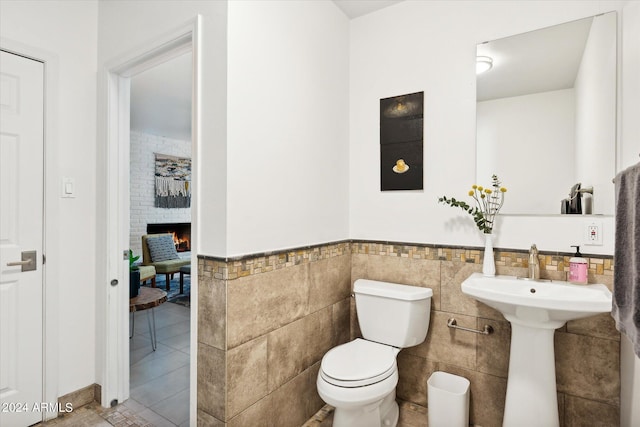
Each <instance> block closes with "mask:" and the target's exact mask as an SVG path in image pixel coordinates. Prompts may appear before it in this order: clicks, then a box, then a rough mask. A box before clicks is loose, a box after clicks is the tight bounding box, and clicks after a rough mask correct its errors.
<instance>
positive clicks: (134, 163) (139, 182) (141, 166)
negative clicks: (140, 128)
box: [129, 131, 191, 255]
mask: <svg viewBox="0 0 640 427" xmlns="http://www.w3.org/2000/svg"><path fill="white" fill-rule="evenodd" d="M154 153H162V154H171V155H174V156H181V157H191V141H180V140H177V139H170V138H164V137H161V136H156V135H151V134H146V133H142V132H135V131H132V132H131V162H130V165H131V166H130V169H131V175H130V176H131V185H130V203H131V208H130V221H131V230H130V243H129V245H130V248H131V249H132V250H133V252H134V253H135V254H137V255H140V254H141V253H142V244H141V237H142V235H143V234H146V232H147V224H149V223H151V224H154V223H166V222H191V209H188V208H187V209H163V208H156V207H154V195H155V181H154V173H155V156H154Z"/></svg>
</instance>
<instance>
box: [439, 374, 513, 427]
mask: <svg viewBox="0 0 640 427" xmlns="http://www.w3.org/2000/svg"><path fill="white" fill-rule="evenodd" d="M438 370H440V371H444V372H448V373H450V374H454V375H459V376H461V377H464V378H466V379H468V380H469V382H470V383H471V384H470V389H471V390H470V391H471V395H470V401H469V421H470V423H471V424H474V425H479V426H483V427H491V426H501V425H502V418H503V416H504V402H505V396H506V394H507V380H506V379H505V378H500V377H496V376H493V375H488V374H483V373H481V372H477V371H471V370H467V369H461V368H458V367H455V366H450V365H446V364H444V363H441V364H439V365H438ZM427 410H428V408H427Z"/></svg>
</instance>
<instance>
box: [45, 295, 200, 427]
mask: <svg viewBox="0 0 640 427" xmlns="http://www.w3.org/2000/svg"><path fill="white" fill-rule="evenodd" d="M189 316H190V310H189V308H188V307H184V306H182V305H179V304H173V303H165V304H162V305H160V306H159V307H157V308H156V309H155V317H156V336H157V342H158V345H157V349H156V351H153V350H152V348H151V340H150V337H149V327H148V323H147V312H144V311H143V312H139V313H137V314H136V322H135V323H136V324H135V333H134V335H133V337H132V338H131V339H130V340H129V344H130V345H129V357H130V367H131V370H130V376H129V379H130V386H129V391H130V397H129V399H128V400H127V401H125V402H123V403H121V404H120V405H118V406H116V407H114V408H108V409H105V408H102V407H100V405H98V404H95V403H94V404H90V405H86V406H84V407H82V408H80V409H78V410H77V411H74V412H72V413H69V414H65V415H64V416H62V417H58V418H56V419H55V420H52V421H48V422H46V423H43V424H42V425H56V426H73V427H76V426H104V427H110V426H118V427H120V426H127V427H135V426H139V427H149V426H157V427H176V426H179V427H182V426H188V425H189V344H190V339H189V332H190V319H189Z"/></svg>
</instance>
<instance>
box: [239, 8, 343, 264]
mask: <svg viewBox="0 0 640 427" xmlns="http://www.w3.org/2000/svg"><path fill="white" fill-rule="evenodd" d="M348 29H349V27H348V20H347V18H346V17H345V16H344V14H343V13H342V12H341V11H340V10H339V9H338V8H337V7H336V6H335V4H333V3H332V2H330V1H312V2H308V1H232V2H230V3H229V69H228V75H229V86H228V91H229V92H228V99H229V104H228V114H229V116H228V117H229V121H228V130H229V133H228V137H229V139H228V143H227V150H228V156H229V157H228V173H227V177H228V199H227V202H228V203H227V213H228V229H227V230H228V248H227V254H228V255H240V254H246V253H253V252H261V251H271V250H275V249H282V248H290V247H297V246H303V245H308V244H316V243H322V242H328V241H334V240H341V239H346V238H348V236H349V232H348V178H349V177H348V170H349V159H348V157H349V152H348V145H349V141H348V138H349V135H348V125H349V122H348V116H349V110H348V103H349V98H348V90H349V86H348V71H349V70H348V66H349V64H348V55H349V39H348Z"/></svg>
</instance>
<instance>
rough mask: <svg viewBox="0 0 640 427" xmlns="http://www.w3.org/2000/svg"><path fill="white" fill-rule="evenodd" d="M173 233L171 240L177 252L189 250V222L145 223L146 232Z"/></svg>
mask: <svg viewBox="0 0 640 427" xmlns="http://www.w3.org/2000/svg"><path fill="white" fill-rule="evenodd" d="M162 233H169V234H173V241H174V243H175V245H176V250H177V251H178V252H188V251H190V250H191V223H190V222H172V223H164V224H147V234H162Z"/></svg>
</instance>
